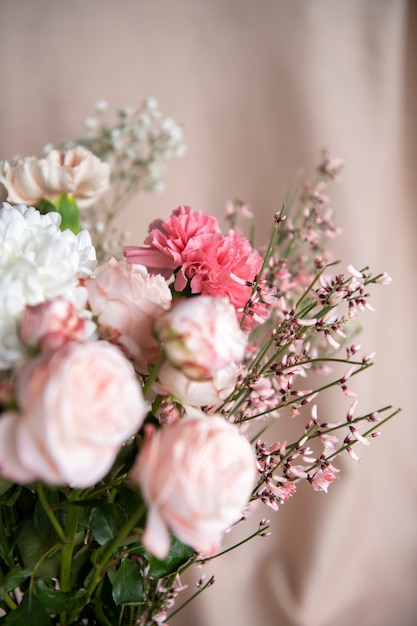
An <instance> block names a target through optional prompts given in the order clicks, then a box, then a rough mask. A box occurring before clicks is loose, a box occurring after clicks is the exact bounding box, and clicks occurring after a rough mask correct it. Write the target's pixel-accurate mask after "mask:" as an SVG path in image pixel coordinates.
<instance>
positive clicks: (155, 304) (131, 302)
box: [85, 259, 172, 372]
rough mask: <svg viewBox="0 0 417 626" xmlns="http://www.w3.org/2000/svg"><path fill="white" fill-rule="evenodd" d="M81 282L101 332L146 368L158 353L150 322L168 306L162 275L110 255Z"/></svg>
mask: <svg viewBox="0 0 417 626" xmlns="http://www.w3.org/2000/svg"><path fill="white" fill-rule="evenodd" d="M85 285H86V288H87V290H88V298H89V304H90V307H91V310H92V312H93V314H94V316H95V317H96V318H97V323H98V326H99V330H100V331H101V332H102V334H103V336H105V337H106V338H107V337H108V338H111V339H114V340H115V341H117V343H119V344H121V345H122V346H123V347H124V348H125V350H126V352H127V353H128V355H129V357H131V358H132V359H133V360H134V362H135V364H136V366H137V367H138V368H139V369H140V370H141V371H142V372H146V370H147V366H148V364H149V363H153V362H154V361H155V360H156V357H157V355H158V353H159V349H158V342H157V340H156V339H155V337H154V336H153V333H152V326H153V324H154V322H155V320H157V319H158V317H159V316H160V315H162V314H163V313H164V312H165V311H166V310H167V309H169V308H170V306H171V300H172V296H171V291H170V289H169V287H168V285H167V284H166V282H165V279H164V278H163V277H162V276H158V275H155V276H150V275H149V274H148V270H147V269H146V267H144V266H143V265H127V263H124V262H117V261H116V259H110V260H109V261H108V262H107V263H106V264H105V265H103V266H102V267H100V268H99V269H98V270H97V272H96V275H95V278H94V279H92V280H89V281H87V282H86V283H85Z"/></svg>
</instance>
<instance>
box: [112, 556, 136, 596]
mask: <svg viewBox="0 0 417 626" xmlns="http://www.w3.org/2000/svg"><path fill="white" fill-rule="evenodd" d="M112 595H113V599H114V601H115V603H116V604H117V605H119V604H126V603H132V602H134V603H137V602H143V576H142V572H141V570H140V568H139V566H138V565H137V563H135V562H134V561H130V560H128V559H124V560H123V561H122V562H121V564H120V566H119V568H118V569H117V572H116V575H115V577H114V579H113V592H112Z"/></svg>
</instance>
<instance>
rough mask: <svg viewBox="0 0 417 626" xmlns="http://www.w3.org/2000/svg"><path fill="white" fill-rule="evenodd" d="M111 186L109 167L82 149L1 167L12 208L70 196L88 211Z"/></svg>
mask: <svg viewBox="0 0 417 626" xmlns="http://www.w3.org/2000/svg"><path fill="white" fill-rule="evenodd" d="M109 182H110V166H109V165H108V164H107V163H103V162H102V161H100V159H98V158H97V157H96V156H95V155H94V154H93V153H92V152H90V151H89V150H87V149H86V148H84V147H82V146H77V147H76V148H72V149H69V150H61V151H59V150H51V151H50V152H49V153H48V154H47V155H46V157H44V158H42V159H37V158H36V157H25V158H19V159H17V161H16V162H15V163H13V164H12V163H10V162H8V161H2V162H1V163H0V183H1V184H3V185H4V187H5V188H6V191H7V200H8V201H9V202H12V203H13V204H19V203H21V204H26V205H36V204H38V203H39V202H40V201H41V200H42V199H46V200H52V201H53V200H55V199H56V198H57V197H58V196H60V195H62V194H66V193H68V194H73V195H74V196H75V198H76V200H77V204H78V207H79V208H80V209H85V208H88V207H89V206H92V205H93V204H94V203H95V202H97V200H98V198H99V197H100V196H101V195H102V194H103V193H104V192H105V191H107V189H108V187H109Z"/></svg>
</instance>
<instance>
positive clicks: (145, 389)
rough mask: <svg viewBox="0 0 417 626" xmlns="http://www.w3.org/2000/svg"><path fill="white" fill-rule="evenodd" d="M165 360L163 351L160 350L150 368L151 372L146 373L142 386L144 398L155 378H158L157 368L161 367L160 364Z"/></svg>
mask: <svg viewBox="0 0 417 626" xmlns="http://www.w3.org/2000/svg"><path fill="white" fill-rule="evenodd" d="M164 362H165V353H164V351H163V350H161V352H160V354H159V357H158V360H157V362H156V363H155V365H154V366H153V368H152V371H151V373H150V374H149V375H148V377H147V379H146V382H145V384H144V386H143V396H144V398H146V397H147V395H148V393H149V392H150V390H151V388H152V385H153V384H154V382H155V381H156V380H157V378H158V374H159V370H160V369H161V367H162V365H163V364H164Z"/></svg>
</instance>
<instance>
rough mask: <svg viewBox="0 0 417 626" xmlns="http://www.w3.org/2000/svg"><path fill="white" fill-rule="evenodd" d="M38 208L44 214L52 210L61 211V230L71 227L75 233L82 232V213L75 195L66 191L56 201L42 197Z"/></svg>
mask: <svg viewBox="0 0 417 626" xmlns="http://www.w3.org/2000/svg"><path fill="white" fill-rule="evenodd" d="M38 209H39V211H40V212H41V213H42V214H43V215H45V214H46V213H51V212H52V211H55V212H56V213H59V214H60V216H61V217H62V222H61V226H60V228H61V230H66V229H67V228H69V229H70V230H72V232H73V233H75V234H77V233H79V232H80V214H79V211H78V205H77V202H76V201H75V198H74V196H73V195H71V194H67V193H65V194H63V195H62V196H59V198H57V199H56V200H55V201H54V202H51V201H50V200H45V199H42V200H41V201H40V203H39V205H38Z"/></svg>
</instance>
